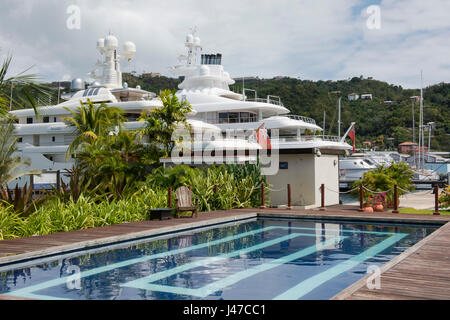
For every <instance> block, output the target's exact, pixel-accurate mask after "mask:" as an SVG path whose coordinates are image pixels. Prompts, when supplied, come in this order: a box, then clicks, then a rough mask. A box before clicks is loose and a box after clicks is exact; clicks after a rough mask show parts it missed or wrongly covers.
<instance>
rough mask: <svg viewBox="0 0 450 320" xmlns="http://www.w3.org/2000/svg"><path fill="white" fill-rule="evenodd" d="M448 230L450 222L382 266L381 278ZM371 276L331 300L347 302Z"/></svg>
mask: <svg viewBox="0 0 450 320" xmlns="http://www.w3.org/2000/svg"><path fill="white" fill-rule="evenodd" d="M446 229H450V222H447V223H446V224H444V225H443V226H441V227H440V228H439V229H437V230H436V231H434V232H433V233H432V234H430V235H429V236H427V237H425V238H423V239H422V240H420V241H419V242H417V243H416V244H415V245H413V246H412V247H410V248H408V249H406V250H405V251H404V252H402V253H401V254H400V255H398V256H396V257H394V258H393V259H392V260H390V261H389V262H387V263H385V264H384V265H382V266H381V268H380V272H381V274H380V277H381V276H382V275H383V274H384V273H386V272H387V271H389V270H391V269H392V268H393V267H395V266H396V265H398V264H399V263H401V262H402V261H404V260H405V259H407V258H408V257H410V256H411V255H412V254H414V253H416V252H417V251H419V250H420V249H421V248H422V247H423V246H425V245H426V244H428V243H429V242H431V241H432V240H434V239H435V238H437V237H438V236H440V235H441V234H442V233H444V232H446ZM371 276H372V275H371V274H368V275H366V276H365V277H364V278H362V279H360V280H358V281H357V282H355V283H353V284H352V285H350V286H348V287H347V288H345V289H344V290H342V291H341V292H339V293H338V294H336V295H335V296H334V297H332V298H331V299H330V300H345V299H347V298H350V297H351V296H352V294H354V293H355V292H357V291H358V290H360V289H362V288H364V287H365V286H366V285H367V280H368V278H369V277H371ZM373 290H376V289H373ZM449 298H450V297H449Z"/></svg>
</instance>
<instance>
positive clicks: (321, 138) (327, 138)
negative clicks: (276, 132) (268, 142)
mask: <svg viewBox="0 0 450 320" xmlns="http://www.w3.org/2000/svg"><path fill="white" fill-rule="evenodd" d="M279 141H280V142H309V141H330V142H340V141H341V139H339V137H338V136H327V135H325V136H300V137H299V136H280V137H279Z"/></svg>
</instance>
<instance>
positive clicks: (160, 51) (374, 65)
mask: <svg viewBox="0 0 450 320" xmlns="http://www.w3.org/2000/svg"><path fill="white" fill-rule="evenodd" d="M72 4H74V5H78V6H79V7H80V9H81V29H80V30H69V29H67V27H66V20H67V19H68V17H69V15H68V14H67V13H66V10H67V7H68V6H69V5H72ZM372 4H376V5H380V8H381V29H380V30H369V29H368V28H367V27H366V20H367V18H368V16H367V13H366V11H365V9H366V8H367V7H368V6H369V5H372ZM449 6H450V4H449V3H448V1H445V0H432V1H420V0H412V1H403V0H395V1H394V0H383V1H381V2H380V1H364V0H348V1H335V0H321V1H317V0H301V1H293V0H279V1H276V2H275V1H264V0H262V1H256V0H247V1H238V0H232V1H212V0H209V1H205V0H179V1H175V0H168V1H156V0H150V1H149V0H145V1H144V0H135V1H131V0H121V1H119V0H96V1H92V0H63V1H61V0H2V1H1V3H0V46H1V47H2V52H0V54H5V53H6V52H8V51H11V52H13V54H14V65H13V71H17V72H18V71H21V70H22V69H24V68H25V67H27V66H30V65H35V68H34V69H33V71H34V72H38V73H39V74H41V75H42V76H43V78H45V79H47V80H57V79H61V78H63V77H68V76H69V77H76V76H82V77H84V76H86V74H87V73H88V72H89V71H90V70H91V69H92V68H93V65H94V64H95V62H96V60H97V59H98V58H99V55H98V53H97V51H96V49H95V43H96V40H97V39H98V38H100V37H104V36H105V35H107V34H108V32H109V31H112V32H113V34H114V35H116V36H117V37H118V38H119V41H121V42H122V43H123V42H124V41H127V40H131V41H133V42H135V43H136V45H137V49H138V52H137V55H136V57H135V59H134V60H133V61H132V62H131V63H122V71H131V70H133V69H137V71H138V72H142V71H144V70H145V71H147V72H149V71H153V72H161V73H163V74H165V75H170V73H169V72H168V67H170V66H172V65H174V64H176V63H177V57H178V55H180V54H183V53H184V52H185V48H184V45H183V41H184V38H185V35H186V33H187V31H188V28H189V27H191V26H193V25H196V26H197V28H198V35H199V36H200V37H201V39H202V44H203V47H204V52H206V53H210V52H211V53H216V52H220V53H222V54H223V55H224V59H223V63H224V66H225V69H226V70H227V71H229V72H230V74H231V75H232V76H234V77H239V76H246V75H254V76H256V75H257V76H260V77H273V76H277V75H287V76H292V77H301V78H302V79H313V80H318V79H323V80H328V79H335V80H336V79H343V78H349V77H353V76H359V75H361V74H363V75H364V76H373V77H375V78H377V79H380V80H384V81H388V82H391V83H395V84H401V85H403V86H406V87H418V86H419V85H420V81H417V77H418V75H419V74H420V70H421V69H423V70H424V75H425V80H426V81H425V83H426V84H429V83H437V82H441V81H447V82H448V81H449V75H450V73H449V72H450V69H449V68H450V63H448V62H447V61H448V59H447V55H448V52H449V49H450V47H449V46H450V43H449V41H448V39H449V35H450V34H449V33H450V21H449V20H450V19H448V12H449V9H450V7H449Z"/></svg>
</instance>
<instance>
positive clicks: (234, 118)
mask: <svg viewBox="0 0 450 320" xmlns="http://www.w3.org/2000/svg"><path fill="white" fill-rule="evenodd" d="M228 120H229V121H228V122H229V123H236V122H239V113H238V112H230V113H229V114H228Z"/></svg>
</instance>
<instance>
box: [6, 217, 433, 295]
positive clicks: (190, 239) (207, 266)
mask: <svg viewBox="0 0 450 320" xmlns="http://www.w3.org/2000/svg"><path fill="white" fill-rule="evenodd" d="M434 230H436V227H433V226H421V225H388V224H380V225H374V224H365V223H361V222H354V223H348V222H333V221H306V220H287V219H286V220H272V219H253V220H247V221H243V222H235V223H232V224H226V225H221V226H214V227H210V228H203V229H200V230H191V231H187V232H183V233H176V234H170V235H166V236H162V237H158V238H149V239H145V240H139V241H135V242H132V243H122V244H118V245H114V246H108V247H102V248H95V249H92V250H89V251H80V252H75V253H70V254H66V255H62V256H54V257H47V258H45V259H41V260H39V261H30V262H26V263H22V264H20V265H15V266H14V265H11V266H4V267H1V268H0V294H7V295H11V296H16V297H23V298H37V299H50V300H54V299H75V300H85V299H88V300H96V299H101V300H106V299H132V300H141V299H144V300H154V299H160V300H161V299H164V300H173V299H176V300H186V299H189V300H194V299H208V300H214V299H216V300H217V299H225V300H229V299H232V300H272V299H282V300H297V299H330V298H331V297H333V296H334V295H336V294H337V293H339V292H340V291H342V290H343V289H345V288H346V287H348V286H349V285H351V284H352V283H354V282H356V281H357V280H359V279H361V278H362V277H364V276H365V275H366V274H367V271H368V268H369V267H371V268H373V266H378V267H379V266H381V265H383V264H385V263H386V262H388V261H389V260H391V259H392V258H393V257H395V256H397V255H399V254H400V253H401V252H403V251H404V250H406V249H407V248H409V247H411V246H412V245H414V244H415V243H417V242H418V241H420V240H421V239H423V238H424V237H426V236H428V235H429V234H430V233H432V232H433V231H434ZM381 285H382V284H381Z"/></svg>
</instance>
